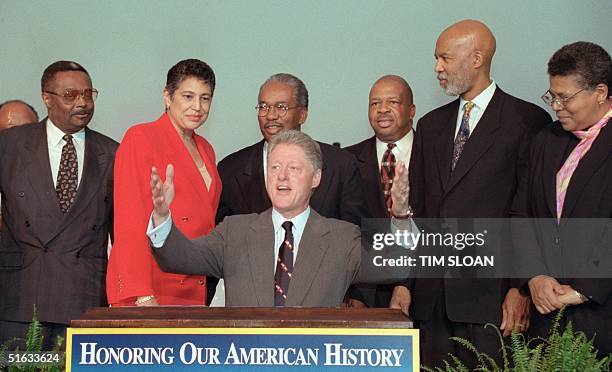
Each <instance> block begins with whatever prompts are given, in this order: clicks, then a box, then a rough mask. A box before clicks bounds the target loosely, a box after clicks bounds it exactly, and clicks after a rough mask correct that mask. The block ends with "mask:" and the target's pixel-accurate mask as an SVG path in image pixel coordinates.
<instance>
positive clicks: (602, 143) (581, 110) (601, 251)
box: [515, 42, 612, 355]
mask: <svg viewBox="0 0 612 372" xmlns="http://www.w3.org/2000/svg"><path fill="white" fill-rule="evenodd" d="M548 74H549V76H550V88H549V90H548V91H547V92H546V94H545V95H544V96H543V97H542V99H543V100H544V101H545V102H546V103H547V104H549V105H550V106H551V107H552V109H553V110H554V111H555V113H556V115H557V118H558V120H557V121H555V122H554V123H551V124H549V125H548V126H546V127H545V128H544V129H543V130H542V132H540V133H539V134H538V135H537V137H536V138H535V139H534V141H533V142H532V145H531V146H532V148H531V153H530V158H529V167H528V171H527V176H526V181H527V182H526V183H524V184H522V185H523V186H525V187H523V188H521V189H520V191H519V192H518V193H517V198H516V203H517V204H516V205H515V208H516V209H517V210H518V211H520V213H519V214H520V215H522V216H523V217H532V218H537V219H536V220H534V225H533V226H535V228H534V229H533V230H532V231H533V232H534V235H533V240H532V241H534V242H536V243H535V244H536V245H535V247H537V249H536V250H533V251H532V252H526V251H525V255H530V258H531V259H532V261H533V262H536V265H535V266H534V269H535V270H533V275H531V276H533V277H532V278H531V279H530V280H529V283H528V284H529V290H530V292H531V297H532V301H533V304H534V305H535V309H532V317H531V329H530V331H531V333H532V334H534V335H537V336H546V335H547V334H548V332H549V331H550V325H551V320H552V318H553V317H554V314H553V312H555V310H556V309H560V308H561V307H563V306H567V308H566V310H565V318H564V321H572V323H573V326H574V329H577V330H580V331H584V332H585V333H586V335H587V337H588V338H591V337H593V336H595V342H594V343H595V347H596V349H598V350H599V352H600V353H601V354H602V355H606V354H608V353H611V352H612V260H611V256H612V243H611V242H612V224H611V221H612V220H611V219H610V218H611V217H612V124H611V123H610V117H611V116H612V106H611V103H612V100H610V86H611V83H612V62H611V60H610V55H609V54H608V52H606V50H604V49H603V48H602V47H600V46H599V45H596V44H593V43H588V42H577V43H573V44H569V45H566V46H564V47H562V48H561V49H559V50H558V51H557V52H556V53H555V54H554V55H553V56H552V57H551V59H550V61H549V62H548ZM532 247H533V245H532ZM534 252H535V257H534ZM568 277H569V278H573V279H568ZM598 277H599V278H600V279H597V278H598Z"/></svg>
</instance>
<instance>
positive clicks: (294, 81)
mask: <svg viewBox="0 0 612 372" xmlns="http://www.w3.org/2000/svg"><path fill="white" fill-rule="evenodd" d="M268 83H283V84H287V85H289V86H291V87H293V97H294V98H295V102H296V103H297V104H298V105H300V106H302V107H306V108H308V89H306V85H304V82H303V81H302V80H300V79H299V78H298V77H297V76H294V75H291V74H287V73H279V74H274V75H272V76H270V77H269V78H268V79H267V80H266V81H265V82H264V83H263V84H261V87H259V94H261V90H262V89H263V88H264V87H265V86H266V85H267V84H268Z"/></svg>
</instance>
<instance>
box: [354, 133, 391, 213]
mask: <svg viewBox="0 0 612 372" xmlns="http://www.w3.org/2000/svg"><path fill="white" fill-rule="evenodd" d="M357 160H358V161H359V168H360V169H361V174H362V175H363V177H362V179H363V181H364V184H365V185H364V189H365V191H364V193H363V194H364V195H375V197H370V198H367V199H366V202H367V204H368V209H369V210H370V212H371V213H372V216H373V217H376V218H384V217H388V214H387V208H386V205H385V198H384V196H383V190H382V184H381V182H380V171H379V169H378V154H377V152H376V137H372V138H371V139H369V140H368V141H367V142H366V143H365V145H364V146H363V148H362V150H361V153H360V154H359V156H358V157H357Z"/></svg>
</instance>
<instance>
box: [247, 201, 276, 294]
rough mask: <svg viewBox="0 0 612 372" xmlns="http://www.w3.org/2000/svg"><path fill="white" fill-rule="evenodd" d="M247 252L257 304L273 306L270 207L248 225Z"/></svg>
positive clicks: (272, 230)
mask: <svg viewBox="0 0 612 372" xmlns="http://www.w3.org/2000/svg"><path fill="white" fill-rule="evenodd" d="M247 254H248V255H249V268H250V270H251V276H252V278H253V287H254V288H255V295H256V297H257V305H258V306H274V259H275V257H274V225H273V224H272V209H268V210H267V211H265V212H263V213H262V214H260V215H259V216H258V217H257V218H256V219H255V221H253V222H252V223H251V225H250V226H249V230H248V233H247Z"/></svg>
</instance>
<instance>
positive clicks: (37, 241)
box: [0, 61, 117, 350]
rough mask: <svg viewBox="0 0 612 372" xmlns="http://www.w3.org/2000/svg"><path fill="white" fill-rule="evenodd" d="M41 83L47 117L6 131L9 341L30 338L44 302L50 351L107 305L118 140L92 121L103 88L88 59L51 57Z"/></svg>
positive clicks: (4, 330)
mask: <svg viewBox="0 0 612 372" xmlns="http://www.w3.org/2000/svg"><path fill="white" fill-rule="evenodd" d="M41 86H42V99H43V101H44V103H45V105H46V106H47V110H48V117H47V118H45V119H43V120H42V121H41V122H40V123H37V124H32V125H25V126H20V127H16V128H11V129H8V130H6V131H3V132H2V133H1V134H0V192H2V215H3V216H4V225H3V226H2V239H1V241H0V298H1V299H2V300H1V301H0V336H1V337H0V344H1V343H3V342H5V341H7V340H11V339H12V338H13V337H20V338H24V337H25V336H26V332H27V329H28V326H29V325H30V322H31V320H32V313H33V310H34V306H36V315H37V317H38V320H40V321H41V322H42V325H43V335H44V346H43V350H49V349H50V348H51V347H52V345H53V344H54V343H55V339H56V336H59V335H65V328H66V325H67V324H69V322H70V320H71V319H73V318H75V317H78V316H79V315H80V314H81V313H82V311H83V310H84V309H85V308H86V307H91V306H106V289H105V284H104V283H105V278H104V276H105V273H106V264H107V254H106V250H107V244H108V237H109V232H110V230H111V228H112V226H113V222H112V216H113V213H112V210H113V162H114V156H115V150H116V148H117V143H116V142H115V141H113V140H112V139H110V138H108V137H106V136H104V135H102V134H100V133H97V132H95V131H93V130H90V129H88V128H87V124H89V122H90V120H91V118H92V116H93V113H94V100H95V98H96V96H97V91H96V90H95V89H93V88H92V84H91V79H90V77H89V73H88V72H87V71H86V70H85V69H84V68H83V67H82V66H81V65H79V64H77V63H75V62H68V61H58V62H55V63H53V64H51V65H50V66H49V67H47V68H46V69H45V71H44V73H43V76H42V81H41ZM22 346H23V343H22Z"/></svg>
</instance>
